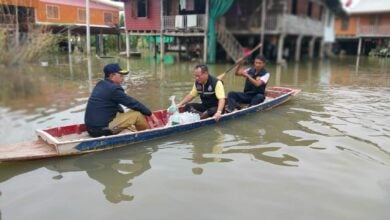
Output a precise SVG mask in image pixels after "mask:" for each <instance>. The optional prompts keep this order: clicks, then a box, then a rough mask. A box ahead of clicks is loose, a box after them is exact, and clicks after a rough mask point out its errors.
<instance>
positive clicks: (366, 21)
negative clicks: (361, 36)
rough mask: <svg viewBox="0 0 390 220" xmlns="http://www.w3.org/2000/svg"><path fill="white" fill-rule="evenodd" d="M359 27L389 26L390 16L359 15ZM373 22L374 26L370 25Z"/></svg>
mask: <svg viewBox="0 0 390 220" xmlns="http://www.w3.org/2000/svg"><path fill="white" fill-rule="evenodd" d="M359 18H360V25H376V26H389V25H390V14H374V15H372V14H370V15H368V14H367V15H359ZM373 20H374V22H375V23H374V24H373V23H372V22H373Z"/></svg>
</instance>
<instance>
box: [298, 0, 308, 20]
mask: <svg viewBox="0 0 390 220" xmlns="http://www.w3.org/2000/svg"><path fill="white" fill-rule="evenodd" d="M307 5H308V0H298V15H300V16H307Z"/></svg>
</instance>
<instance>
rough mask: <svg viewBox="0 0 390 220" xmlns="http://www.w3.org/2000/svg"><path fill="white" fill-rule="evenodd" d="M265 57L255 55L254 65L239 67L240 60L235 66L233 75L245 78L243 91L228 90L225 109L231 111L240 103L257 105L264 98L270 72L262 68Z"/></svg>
mask: <svg viewBox="0 0 390 220" xmlns="http://www.w3.org/2000/svg"><path fill="white" fill-rule="evenodd" d="M265 63H266V59H265V57H264V56H262V55H257V56H256V58H255V61H254V66H253V67H252V68H248V69H245V70H244V69H241V68H240V66H241V64H242V60H241V61H240V64H239V65H238V66H237V68H236V73H235V75H237V76H242V77H244V78H245V87H244V92H229V93H228V106H227V109H226V111H227V112H233V111H235V110H236V109H237V108H239V106H240V104H241V103H244V104H249V106H252V105H257V104H259V103H262V102H263V101H264V100H265V88H266V86H267V83H268V79H269V76H270V74H269V73H268V71H267V70H266V69H265V68H264V67H265Z"/></svg>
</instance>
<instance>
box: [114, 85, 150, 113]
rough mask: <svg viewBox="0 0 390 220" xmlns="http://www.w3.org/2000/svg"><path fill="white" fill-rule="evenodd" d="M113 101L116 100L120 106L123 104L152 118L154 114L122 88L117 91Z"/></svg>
mask: <svg viewBox="0 0 390 220" xmlns="http://www.w3.org/2000/svg"><path fill="white" fill-rule="evenodd" d="M112 99H114V100H115V101H116V102H118V103H119V104H122V105H124V106H126V107H128V108H131V109H133V110H135V111H139V112H141V113H142V114H143V115H147V116H151V115H152V112H151V111H150V110H149V109H148V108H147V107H146V106H145V105H144V104H142V103H141V102H139V101H138V100H136V99H135V98H133V97H130V96H128V95H127V94H126V93H125V92H124V90H123V89H122V88H120V87H118V88H117V89H115V91H114V93H113V96H112Z"/></svg>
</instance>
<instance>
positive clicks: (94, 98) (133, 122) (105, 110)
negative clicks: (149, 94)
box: [84, 64, 159, 137]
mask: <svg viewBox="0 0 390 220" xmlns="http://www.w3.org/2000/svg"><path fill="white" fill-rule="evenodd" d="M128 73H129V71H124V70H122V69H121V68H120V67H119V65H118V64H107V65H106V66H105V67H104V79H103V80H100V81H99V82H98V83H97V84H96V86H95V88H94V89H93V91H92V94H91V96H90V97H89V99H88V104H87V108H86V110H85V117H84V121H85V125H86V127H87V131H88V133H89V135H91V136H92V137H99V136H102V135H112V134H117V133H119V132H121V131H122V130H124V129H129V130H134V127H135V129H137V130H145V129H147V128H149V125H148V123H147V121H146V119H145V117H144V115H147V116H151V119H152V121H153V123H154V124H156V125H158V123H159V122H158V119H157V118H156V117H155V116H154V115H153V114H152V112H151V111H150V110H149V109H148V108H147V107H145V106H144V105H143V104H142V103H140V102H138V101H137V100H136V99H134V98H132V97H130V96H128V95H126V93H125V91H124V89H123V88H122V87H121V84H122V82H123V76H124V75H126V74H128ZM120 104H122V105H124V106H126V107H128V108H130V109H132V110H134V111H128V112H126V113H124V111H123V109H122V107H121V106H120Z"/></svg>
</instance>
